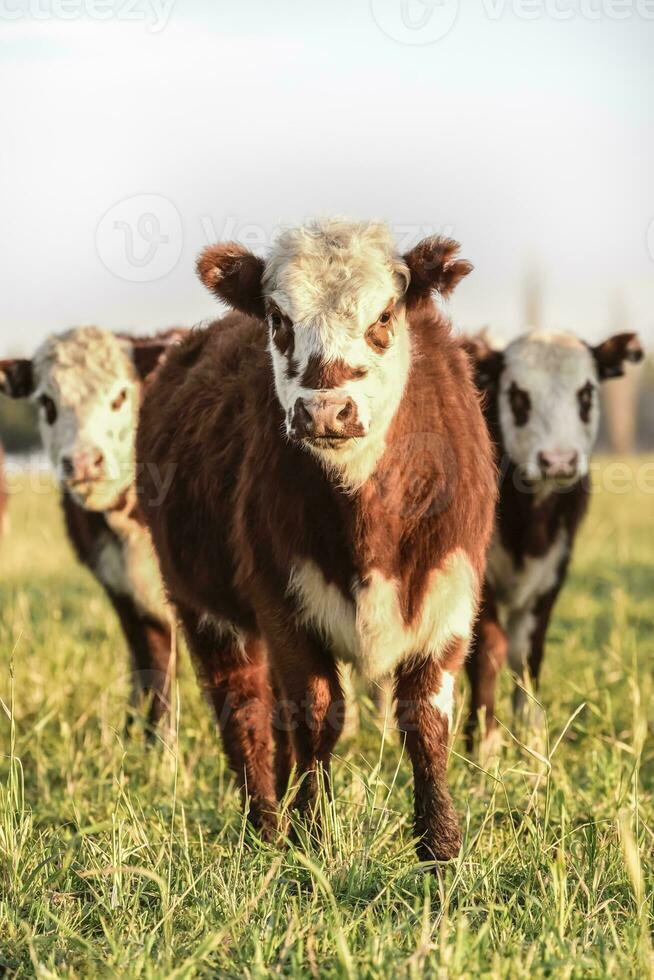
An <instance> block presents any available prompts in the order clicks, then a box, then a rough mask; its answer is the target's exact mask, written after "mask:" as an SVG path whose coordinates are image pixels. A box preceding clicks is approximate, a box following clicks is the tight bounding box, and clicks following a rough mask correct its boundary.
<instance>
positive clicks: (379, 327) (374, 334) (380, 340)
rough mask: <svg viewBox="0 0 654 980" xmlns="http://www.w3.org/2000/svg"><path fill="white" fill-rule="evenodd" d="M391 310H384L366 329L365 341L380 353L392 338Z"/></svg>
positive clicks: (389, 343)
mask: <svg viewBox="0 0 654 980" xmlns="http://www.w3.org/2000/svg"><path fill="white" fill-rule="evenodd" d="M392 320H393V311H392V310H384V312H383V313H381V314H380V316H379V317H378V319H377V320H376V321H375V322H374V323H373V324H372V325H371V326H369V327H368V329H367V330H366V342H367V344H368V346H369V347H372V349H373V350H376V351H378V352H379V353H382V352H383V351H385V350H388V348H389V347H390V346H391V342H392V340H393V324H392Z"/></svg>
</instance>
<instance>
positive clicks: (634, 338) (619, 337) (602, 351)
mask: <svg viewBox="0 0 654 980" xmlns="http://www.w3.org/2000/svg"><path fill="white" fill-rule="evenodd" d="M590 350H591V354H592V355H593V357H594V358H595V364H596V365H597V373H598V375H599V379H600V381H604V380H605V379H606V378H620V377H622V375H623V374H624V366H625V363H626V362H627V361H631V362H632V363H633V364H636V363H637V362H638V361H642V359H643V348H642V347H641V346H640V341H639V339H638V334H635V333H616V334H614V335H613V336H612V337H609V338H608V339H607V340H605V341H603V342H602V343H601V344H598V345H597V346H596V347H591V349H590Z"/></svg>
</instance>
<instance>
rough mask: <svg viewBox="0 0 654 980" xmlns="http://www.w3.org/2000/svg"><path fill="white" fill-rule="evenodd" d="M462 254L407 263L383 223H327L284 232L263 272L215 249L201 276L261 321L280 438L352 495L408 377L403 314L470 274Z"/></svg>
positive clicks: (447, 244)
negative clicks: (264, 327)
mask: <svg viewBox="0 0 654 980" xmlns="http://www.w3.org/2000/svg"><path fill="white" fill-rule="evenodd" d="M457 251H458V245H457V244H456V242H452V241H449V240H443V239H439V238H433V239H427V240H425V241H424V242H422V243H421V244H420V245H418V246H416V248H415V249H413V250H412V251H411V252H409V253H408V255H406V256H404V257H402V256H400V255H399V254H398V253H397V251H396V249H395V246H394V243H393V240H392V237H391V234H390V232H389V230H388V228H387V227H386V226H385V225H383V224H380V223H374V222H348V221H344V220H341V219H331V220H324V221H320V222H314V223H312V224H309V225H307V226H303V227H300V228H293V229H290V230H288V231H286V232H284V233H283V234H282V235H281V236H280V237H279V238H278V239H277V241H276V242H275V245H274V247H273V249H272V251H271V254H270V256H269V258H268V260H267V261H266V262H264V261H263V260H261V259H258V258H255V256H253V255H252V254H251V253H248V252H246V251H245V250H244V249H243V248H242V247H241V246H239V245H235V244H229V245H224V246H213V247H212V248H209V249H207V250H206V251H205V252H204V253H203V255H201V256H200V259H199V261H198V271H199V273H200V276H201V278H202V280H203V282H204V283H205V285H206V286H208V287H209V288H210V289H211V290H212V291H213V292H215V293H217V294H218V296H220V297H221V298H222V299H224V300H226V301H227V302H228V303H230V304H231V305H232V306H234V307H235V308H236V309H239V310H242V311H243V312H246V313H249V314H251V315H255V316H258V317H260V318H261V319H265V320H266V322H267V325H268V331H269V350H270V356H271V361H272V369H273V374H274V382H275V391H276V394H277V398H278V399H279V402H280V405H281V407H282V410H283V413H284V427H285V432H286V436H287V437H288V438H289V439H290V440H292V441H295V442H298V443H299V444H300V445H301V446H302V447H303V448H305V449H307V450H308V451H310V452H312V453H313V454H314V455H316V456H317V457H318V458H319V459H320V461H321V462H322V463H323V464H324V465H325V466H326V467H327V469H328V470H334V471H336V472H337V473H338V475H339V477H340V479H341V480H342V481H343V482H344V483H346V484H347V485H349V486H352V487H354V486H357V485H360V484H361V483H362V482H363V481H364V480H365V479H366V478H367V476H369V475H370V473H371V472H372V470H373V469H374V466H375V463H376V460H377V459H378V458H379V456H380V455H381V453H382V452H383V447H384V437H385V435H386V432H387V430H388V427H389V425H390V422H391V420H392V419H393V417H394V415H395V413H396V412H397V409H398V407H399V404H400V401H401V398H402V393H403V391H404V387H405V385H406V381H407V378H408V375H409V368H410V361H411V345H410V337H409V328H408V325H407V310H408V308H409V306H410V305H411V303H412V302H417V301H420V300H423V299H424V298H425V297H428V296H429V294H430V292H431V290H434V289H435V290H439V291H440V292H441V294H442V295H447V294H448V293H449V292H450V291H451V290H452V289H453V288H454V286H455V285H456V283H457V282H458V280H459V279H460V278H461V277H462V276H464V275H466V274H467V273H468V272H469V271H470V269H471V268H472V267H471V266H470V265H469V264H468V263H466V262H462V261H455V259H454V256H455V255H456V252H457Z"/></svg>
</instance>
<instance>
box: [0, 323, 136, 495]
mask: <svg viewBox="0 0 654 980" xmlns="http://www.w3.org/2000/svg"><path fill="white" fill-rule="evenodd" d="M1 366H2V368H3V369H4V371H3V374H2V375H0V377H4V381H3V382H2V387H3V390H4V391H5V393H6V394H10V395H13V396H14V397H26V396H29V397H30V398H31V399H32V400H33V401H35V402H36V403H37V405H38V406H39V429H40V433H41V438H42V440H43V445H44V447H45V450H46V452H47V453H48V456H49V457H50V461H51V463H52V466H53V468H54V470H55V473H56V475H57V479H58V480H59V482H60V484H61V485H62V486H64V487H65V488H66V489H67V490H68V491H69V492H70V493H71V494H72V495H73V497H74V498H75V499H76V500H77V502H78V503H79V504H81V505H82V506H84V507H86V508H87V509H89V510H96V511H97V510H106V509H108V508H111V507H112V506H115V505H116V504H118V503H119V502H120V501H121V498H122V497H123V495H124V494H125V492H126V491H127V489H128V488H129V487H130V485H131V484H132V482H133V480H134V466H135V462H134V437H135V432H136V425H137V419H138V407H139V384H138V376H137V372H136V369H135V366H134V362H133V360H132V357H131V346H130V344H129V343H128V342H127V341H123V340H121V339H119V338H117V337H116V336H114V335H113V334H111V333H108V332H106V331H103V330H99V329H97V328H95V327H80V328H77V329H74V330H70V331H67V332H66V333H63V334H60V335H58V336H53V337H49V338H48V339H47V340H46V341H45V342H44V343H43V344H42V345H41V347H39V349H38V350H37V352H36V354H35V355H34V357H33V359H32V360H31V361H16V362H2V365H1Z"/></svg>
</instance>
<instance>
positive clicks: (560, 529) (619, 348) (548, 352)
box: [466, 331, 643, 741]
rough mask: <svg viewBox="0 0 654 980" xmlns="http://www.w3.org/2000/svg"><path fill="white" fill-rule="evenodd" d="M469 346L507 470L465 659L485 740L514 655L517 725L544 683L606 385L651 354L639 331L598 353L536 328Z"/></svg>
mask: <svg viewBox="0 0 654 980" xmlns="http://www.w3.org/2000/svg"><path fill="white" fill-rule="evenodd" d="M466 346H467V348H468V351H469V353H470V354H471V356H472V358H473V361H474V364H475V372H476V378H477V383H478V385H479V387H480V388H481V389H483V390H484V391H485V392H486V398H485V415H486V420H487V422H488V426H489V430H490V433H491V437H492V439H493V442H494V444H495V447H496V453H497V462H498V467H499V472H500V496H499V502H498V509H497V521H496V529H495V533H494V536H493V540H492V544H491V547H490V551H489V555H488V565H487V571H486V580H485V584H484V592H483V600H482V606H481V611H480V617H479V623H478V626H477V630H476V633H475V641H474V643H473V647H472V651H471V655H470V658H469V660H468V663H467V671H468V675H469V677H470V682H471V687H472V702H471V716H470V720H469V724H468V733H469V741H471V739H472V733H473V731H474V728H475V724H476V721H477V718H478V716H479V715H480V714H481V715H482V718H483V720H484V723H485V728H486V732H487V733H488V734H490V733H491V731H492V729H493V726H494V720H493V713H494V707H495V682H496V676H497V672H498V671H499V669H500V668H501V666H502V665H503V663H504V661H505V659H506V655H507V649H508V658H509V664H510V667H511V669H512V670H513V671H514V672H515V674H516V675H517V677H518V682H517V683H516V686H515V688H514V693H513V707H514V714H515V716H516V720H518V721H519V720H520V719H521V718H523V716H524V714H525V699H526V697H527V695H526V694H525V685H526V686H527V687H529V686H530V684H531V685H533V686H535V685H536V684H537V682H538V677H539V673H540V668H541V662H542V658H543V650H544V644H545V637H546V633H547V628H548V625H549V620H550V616H551V614H552V610H553V608H554V604H555V602H556V599H557V596H558V594H559V591H560V589H561V587H562V585H563V583H564V581H565V576H566V572H567V568H568V563H569V561H570V557H571V554H572V548H573V545H574V540H575V536H576V533H577V530H578V528H579V524H580V522H581V519H582V518H583V516H584V513H585V511H586V508H587V505H588V498H589V493H590V479H589V460H590V454H591V451H592V449H593V445H594V443H595V439H596V437H597V429H598V424H599V413H600V404H599V385H600V384H601V383H602V382H603V381H605V380H606V379H607V378H616V377H620V376H621V375H622V374H623V372H624V365H625V362H627V361H639V360H641V358H642V356H643V354H642V350H641V348H640V344H639V343H638V339H637V337H636V335H635V334H633V333H623V334H616V335H615V336H613V337H610V338H609V339H608V340H605V341H604V343H602V344H599V345H598V346H596V347H589V346H588V345H587V344H585V343H583V342H582V341H581V340H579V339H578V338H577V337H575V336H574V335H573V334H570V333H546V332H536V331H535V332H532V333H528V334H525V335H523V336H521V337H518V338H517V339H516V340H514V341H513V342H512V343H511V344H509V345H508V347H507V348H506V349H505V350H495V349H493V347H492V346H491V345H490V344H489V343H488V341H487V340H486V339H485V338H484V337H483V336H482V335H480V336H477V337H471V338H468V339H467V341H466ZM529 714H531V712H530V713H529Z"/></svg>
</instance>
